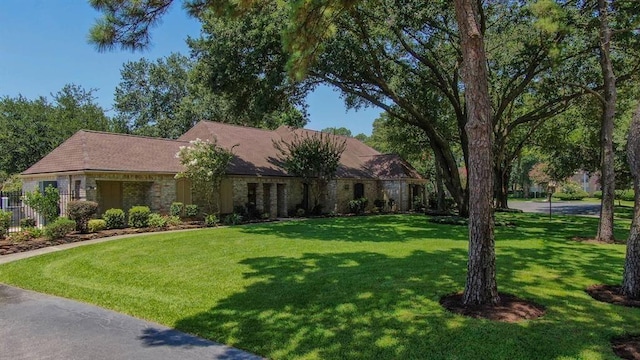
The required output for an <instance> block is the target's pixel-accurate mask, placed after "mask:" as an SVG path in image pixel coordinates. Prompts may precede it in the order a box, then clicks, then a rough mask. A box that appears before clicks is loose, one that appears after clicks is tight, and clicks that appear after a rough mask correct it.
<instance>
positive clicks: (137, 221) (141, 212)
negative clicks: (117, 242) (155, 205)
mask: <svg viewBox="0 0 640 360" xmlns="http://www.w3.org/2000/svg"><path fill="white" fill-rule="evenodd" d="M150 214H151V210H150V209H149V207H148V206H134V207H132V208H131V209H129V226H131V227H134V228H143V227H147V226H149V215H150Z"/></svg>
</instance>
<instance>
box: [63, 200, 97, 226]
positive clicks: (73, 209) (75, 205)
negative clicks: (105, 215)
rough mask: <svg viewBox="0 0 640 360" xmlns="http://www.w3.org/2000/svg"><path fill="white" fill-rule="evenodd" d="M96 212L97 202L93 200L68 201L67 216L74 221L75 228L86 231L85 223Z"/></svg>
mask: <svg viewBox="0 0 640 360" xmlns="http://www.w3.org/2000/svg"><path fill="white" fill-rule="evenodd" d="M97 212H98V203H97V202H94V201H69V202H68V203H67V217H68V218H69V219H71V220H73V221H75V222H76V230H78V231H80V232H81V233H83V234H84V233H86V232H88V228H87V223H88V222H89V220H90V219H91V218H92V217H93V216H94V215H95V214H96V213H97Z"/></svg>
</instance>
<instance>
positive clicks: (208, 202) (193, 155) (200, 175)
mask: <svg viewBox="0 0 640 360" xmlns="http://www.w3.org/2000/svg"><path fill="white" fill-rule="evenodd" d="M234 147H235V146H234ZM232 150H233V147H232V148H231V149H230V150H228V149H225V148H223V147H221V146H218V143H217V141H216V140H215V139H214V140H213V141H209V140H201V139H195V140H192V141H190V142H189V146H181V147H180V150H179V151H178V153H176V158H178V159H180V163H181V164H182V165H183V166H184V170H183V171H182V172H180V173H178V174H177V175H176V178H177V179H180V178H186V179H189V180H190V181H191V184H192V186H193V189H194V190H195V191H194V192H195V193H196V194H197V195H198V196H199V197H200V199H201V200H202V201H203V202H204V212H205V213H207V214H211V213H213V212H214V210H215V211H219V210H220V206H219V204H218V200H219V196H217V194H218V190H219V189H220V182H221V181H222V178H223V177H224V175H225V174H226V171H227V167H228V166H229V164H230V163H231V159H233V151H232Z"/></svg>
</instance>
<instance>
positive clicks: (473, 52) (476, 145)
mask: <svg viewBox="0 0 640 360" xmlns="http://www.w3.org/2000/svg"><path fill="white" fill-rule="evenodd" d="M479 4H480V2H478V1H476V0H455V9H456V19H457V21H458V28H459V29H460V41H461V48H462V58H463V67H462V69H463V73H462V75H463V80H464V84H465V100H466V107H467V114H468V117H469V118H468V122H467V124H466V127H465V130H466V134H467V137H468V140H469V162H468V164H469V167H468V169H467V174H468V189H469V262H468V265H467V281H466V285H465V289H464V296H463V302H464V304H465V305H468V306H472V305H484V304H496V303H498V301H499V300H500V298H499V297H498V286H497V283H496V257H495V241H494V238H493V209H492V206H491V205H492V200H493V164H492V156H493V148H492V140H491V136H492V132H493V131H492V122H491V103H490V101H489V82H488V76H487V67H486V66H487V65H486V63H487V58H486V54H485V50H484V37H483V34H482V26H481V18H480V8H479V7H478V6H479Z"/></svg>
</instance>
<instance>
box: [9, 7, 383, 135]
mask: <svg viewBox="0 0 640 360" xmlns="http://www.w3.org/2000/svg"><path fill="white" fill-rule="evenodd" d="M99 16H100V14H99V13H98V12H96V11H95V10H93V8H91V6H89V5H88V3H87V1H84V0H57V1H53V0H0V97H4V96H9V97H15V96H17V95H18V94H22V95H23V96H25V97H27V98H29V99H34V98H36V97H38V96H46V97H48V98H50V97H51V96H50V94H51V93H56V92H57V91H58V90H60V89H62V87H63V86H64V85H65V84H69V83H74V84H77V85H81V86H83V87H84V88H86V89H90V88H94V89H97V91H96V92H95V93H94V95H95V96H96V98H97V102H98V103H99V104H100V105H101V106H102V107H103V108H105V109H110V108H111V107H112V104H113V92H114V89H115V87H116V86H117V85H118V83H119V82H120V69H121V68H122V64H123V63H125V62H127V61H136V60H139V59H140V58H141V57H145V58H147V59H150V60H156V59H158V58H161V57H164V56H167V55H169V54H171V53H172V52H179V53H183V54H188V52H189V48H188V47H187V45H186V43H185V41H184V40H185V39H186V38H187V36H192V37H196V36H198V35H199V33H200V25H199V23H198V21H196V20H194V19H191V18H189V17H188V16H187V15H186V13H185V12H184V11H183V10H182V9H181V8H180V1H179V0H176V4H174V5H173V9H171V11H170V13H169V14H168V15H167V16H166V17H165V18H164V20H163V23H162V24H161V25H160V26H158V27H156V28H154V29H153V32H152V46H151V48H150V49H148V50H146V51H144V52H136V53H131V52H127V51H121V50H115V51H111V52H106V53H99V52H98V51H97V50H95V48H94V47H93V46H92V45H90V44H89V43H88V42H87V34H88V32H89V28H90V27H91V25H92V24H93V23H94V21H95V19H96V18H98V17H99ZM307 100H308V103H309V117H310V123H309V124H308V125H307V127H308V128H310V129H315V130H320V129H323V128H325V127H346V128H348V129H350V130H351V131H352V132H353V134H354V135H356V134H358V133H365V134H367V135H370V134H371V124H372V123H373V120H375V118H377V117H378V115H379V114H380V110H378V109H377V108H367V109H361V110H359V111H357V112H356V111H348V112H347V110H346V108H345V106H344V103H343V101H342V100H341V99H340V96H339V93H338V92H335V91H333V90H332V89H330V88H327V87H321V88H319V89H318V90H316V91H315V92H314V93H312V94H310V95H309V97H308V99H307Z"/></svg>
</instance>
